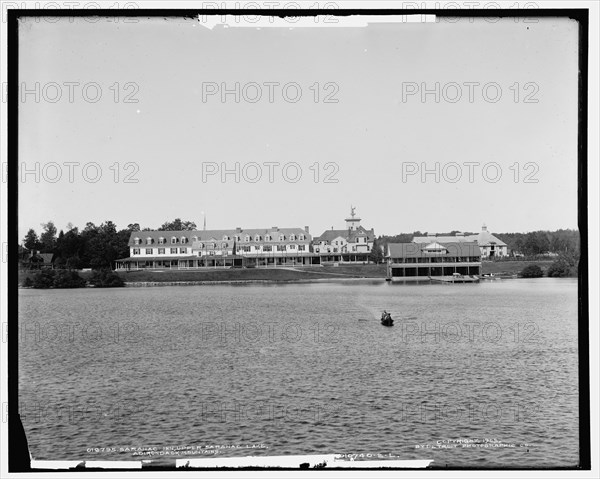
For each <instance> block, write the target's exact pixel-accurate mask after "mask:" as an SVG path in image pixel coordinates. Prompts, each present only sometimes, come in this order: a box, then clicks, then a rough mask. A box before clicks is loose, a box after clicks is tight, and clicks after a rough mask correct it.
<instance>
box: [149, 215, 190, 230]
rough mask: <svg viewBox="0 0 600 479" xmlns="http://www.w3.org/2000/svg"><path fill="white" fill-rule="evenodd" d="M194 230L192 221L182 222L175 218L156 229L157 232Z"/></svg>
mask: <svg viewBox="0 0 600 479" xmlns="http://www.w3.org/2000/svg"><path fill="white" fill-rule="evenodd" d="M195 229H196V223H194V222H193V221H182V220H181V218H175V219H174V220H173V221H167V222H166V223H163V225H162V226H161V227H160V228H158V231H191V230H195Z"/></svg>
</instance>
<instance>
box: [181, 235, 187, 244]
mask: <svg viewBox="0 0 600 479" xmlns="http://www.w3.org/2000/svg"><path fill="white" fill-rule="evenodd" d="M187 242H188V239H187V238H186V237H185V236H182V237H181V244H186V243H187Z"/></svg>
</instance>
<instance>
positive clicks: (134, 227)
mask: <svg viewBox="0 0 600 479" xmlns="http://www.w3.org/2000/svg"><path fill="white" fill-rule="evenodd" d="M127 230H128V231H131V232H133V231H140V224H139V223H130V224H128V225H127Z"/></svg>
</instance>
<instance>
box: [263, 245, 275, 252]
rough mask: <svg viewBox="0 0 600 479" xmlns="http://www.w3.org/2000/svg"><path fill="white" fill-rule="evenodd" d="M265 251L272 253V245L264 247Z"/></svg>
mask: <svg viewBox="0 0 600 479" xmlns="http://www.w3.org/2000/svg"><path fill="white" fill-rule="evenodd" d="M263 251H264V252H266V253H270V252H271V251H273V247H272V246H271V245H263Z"/></svg>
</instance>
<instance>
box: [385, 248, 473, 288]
mask: <svg viewBox="0 0 600 479" xmlns="http://www.w3.org/2000/svg"><path fill="white" fill-rule="evenodd" d="M386 259H387V279H388V280H391V281H417V280H424V281H426V280H431V279H436V278H442V277H452V276H455V275H464V276H473V277H475V276H477V275H479V274H480V273H481V251H480V248H479V245H478V244H477V243H476V242H474V241H472V242H447V243H439V242H437V241H433V242H430V243H389V244H388V247H387V254H386Z"/></svg>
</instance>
